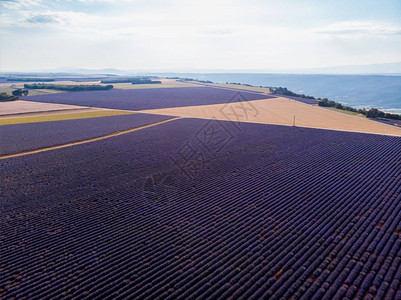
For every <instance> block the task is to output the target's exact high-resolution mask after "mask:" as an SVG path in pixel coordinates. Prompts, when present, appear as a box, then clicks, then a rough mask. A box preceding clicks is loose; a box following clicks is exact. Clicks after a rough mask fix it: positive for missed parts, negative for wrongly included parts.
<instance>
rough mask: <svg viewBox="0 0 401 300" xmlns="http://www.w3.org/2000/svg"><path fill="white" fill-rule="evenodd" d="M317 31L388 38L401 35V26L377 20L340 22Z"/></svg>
mask: <svg viewBox="0 0 401 300" xmlns="http://www.w3.org/2000/svg"><path fill="white" fill-rule="evenodd" d="M316 33H318V34H321V35H326V36H330V37H340V38H363V37H364V38H369V37H370V38H386V37H389V36H394V35H400V34H401V27H396V26H392V25H388V24H381V23H375V22H359V21H354V22H339V23H334V24H331V25H329V26H326V27H323V28H320V29H318V30H316Z"/></svg>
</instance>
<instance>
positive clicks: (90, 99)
mask: <svg viewBox="0 0 401 300" xmlns="http://www.w3.org/2000/svg"><path fill="white" fill-rule="evenodd" d="M236 93H238V92H237V91H234V90H226V89H218V88H209V87H188V88H169V89H156V88H154V89H132V90H110V91H90V92H73V93H58V94H52V95H39V96H27V97H21V99H22V100H29V101H37V102H45V103H60V104H72V105H82V106H91V107H102V108H112V109H127V110H143V109H152V108H166V107H181V106H193V105H208V104H221V103H226V102H228V101H231V100H232V101H243V100H244V99H243V98H239V97H236ZM241 94H242V96H243V97H244V98H245V99H246V100H258V99H267V98H271V96H266V95H262V94H259V93H252V92H241Z"/></svg>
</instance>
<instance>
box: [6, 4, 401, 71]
mask: <svg viewBox="0 0 401 300" xmlns="http://www.w3.org/2000/svg"><path fill="white" fill-rule="evenodd" d="M0 3H1V21H0V22H1V24H0V25H1V37H0V39H1V40H0V42H1V52H0V68H1V71H24V70H46V69H55V68H63V67H80V68H89V69H100V68H118V69H123V70H141V71H142V70H149V71H175V72H185V71H194V70H205V71H213V70H225V69H226V70H244V71H250V70H255V71H261V72H263V71H265V70H271V69H282V70H286V69H297V68H300V69H302V68H321V67H327V66H343V65H364V64H378V63H389V62H396V61H401V1H399V0H382V1H377V0H354V1H349V0H335V1H334V0H333V1H322V0H320V1H318V0H316V1H315V0H303V1H298V0H277V1H276V0H269V1H266V0H265V1H262V0H260V1H258V0H248V1H233V0H229V1H225V0H223V1H174V0H173V1H156V0H146V1H145V0H144V1H142V0H121V1H113V0H90V1H73V0H71V1H67V0H60V1H58V0H1V2H0Z"/></svg>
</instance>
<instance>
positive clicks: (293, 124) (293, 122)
mask: <svg viewBox="0 0 401 300" xmlns="http://www.w3.org/2000/svg"><path fill="white" fill-rule="evenodd" d="M292 126H295V115H294V120H293V121H292Z"/></svg>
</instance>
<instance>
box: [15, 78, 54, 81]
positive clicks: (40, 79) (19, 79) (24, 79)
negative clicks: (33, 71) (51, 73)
mask: <svg viewBox="0 0 401 300" xmlns="http://www.w3.org/2000/svg"><path fill="white" fill-rule="evenodd" d="M7 81H36V82H37V81H41V82H50V81H54V79H53V78H7Z"/></svg>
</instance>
